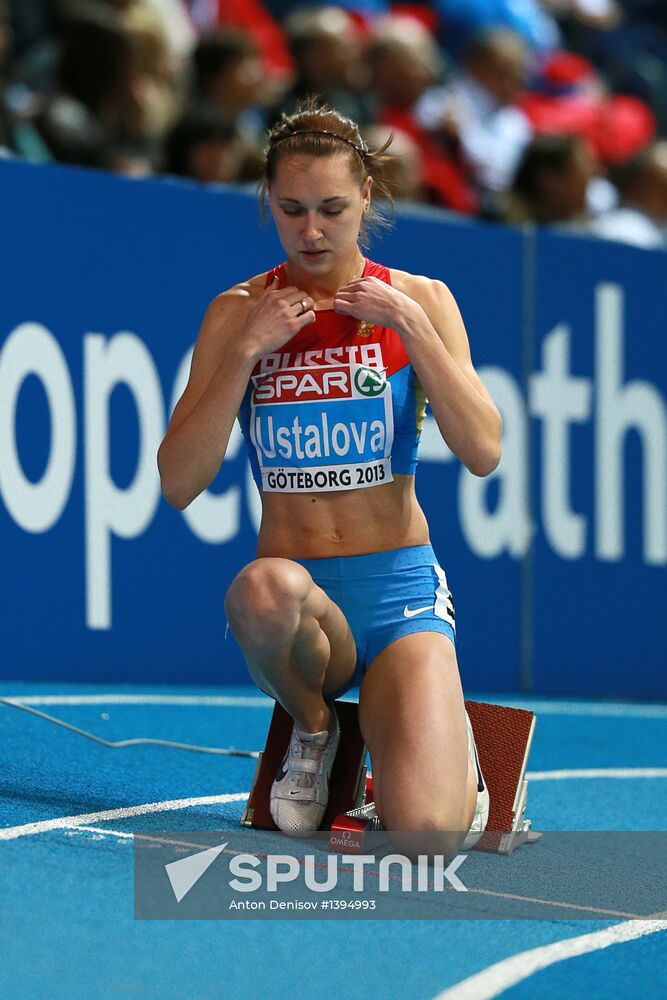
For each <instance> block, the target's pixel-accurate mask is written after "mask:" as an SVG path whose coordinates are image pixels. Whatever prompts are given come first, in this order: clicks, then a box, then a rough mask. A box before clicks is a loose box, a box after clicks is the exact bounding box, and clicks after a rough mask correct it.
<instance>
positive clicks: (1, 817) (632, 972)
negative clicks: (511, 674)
mask: <svg viewBox="0 0 667 1000" xmlns="http://www.w3.org/2000/svg"><path fill="white" fill-rule="evenodd" d="M106 693H109V694H113V695H114V696H119V695H137V696H141V695H153V696H154V695H160V694H162V695H167V696H171V697H172V698H173V697H181V698H182V697H183V696H184V695H185V696H189V697H193V698H197V697H200V698H201V699H202V700H201V701H200V702H199V703H196V704H192V705H184V704H175V703H173V702H172V703H169V702H167V703H164V704H145V703H144V704H127V703H121V704H111V703H105V704H86V703H83V704H81V703H79V704H76V703H70V704H63V703H60V704H40V705H37V706H36V707H40V708H42V709H43V710H44V711H46V712H49V713H50V714H53V715H56V716H58V717H59V718H62V719H64V720H66V721H69V722H72V723H73V724H75V725H78V726H81V727H82V728H84V729H90V730H92V731H94V732H96V733H97V734H99V735H101V736H104V737H105V738H106V739H112V740H115V739H125V738H128V737H132V736H137V735H140V736H154V737H161V738H165V739H171V740H182V741H186V742H195V743H198V744H207V745H218V746H229V745H233V746H237V747H242V748H247V749H259V748H261V747H262V746H263V745H264V740H265V735H266V730H267V726H268V721H269V716H270V703H269V702H268V699H261V698H259V697H258V696H257V695H256V693H255V692H254V690H253V689H250V688H243V689H228V688H225V689H218V690H213V689H210V688H206V689H190V688H188V689H184V688H178V689H176V688H170V689H166V688H150V689H148V688H141V689H137V688H132V689H130V688H120V687H119V688H115V689H113V692H111V691H110V689H108V688H107V689H105V690H104V691H101V689H98V688H93V687H84V686H74V685H58V686H55V685H50V684H49V685H45V684H41V685H25V684H19V683H17V684H12V685H9V684H3V685H1V686H0V696H13V697H20V696H32V697H33V698H35V697H37V696H42V697H43V696H45V695H57V696H63V697H67V696H69V697H70V698H74V699H76V697H77V696H84V695H91V694H97V695H99V694H106ZM211 696H225V697H235V696H238V697H244V698H247V697H250V699H251V701H250V702H248V703H245V704H243V705H239V704H234V705H211V704H207V703H206V700H207V699H210V698H211ZM479 697H480V700H491V699H489V698H488V697H486V696H483V695H482V696H479ZM515 703H520V702H515ZM524 704H526V706H527V707H531V706H532V704H533V703H532V702H530V701H527V702H525V703H524ZM536 707H537V712H538V724H537V729H536V734H535V741H534V744H533V751H532V754H531V759H530V772H537V776H536V778H535V779H534V780H532V781H531V782H530V791H529V808H528V814H529V815H530V816H531V818H532V820H533V824H534V826H535V827H536V828H537V829H545V830H664V829H667V806H666V795H665V790H666V780H667V779H666V777H665V773H667V772H666V771H665V769H666V768H667V738H666V737H667V706H663V707H660V706H647V707H646V708H644V707H642V706H627V707H624V706H617V707H614V706H606V705H602V706H600V705H597V706H596V705H588V706H587V705H579V707H577V706H576V705H575V706H572V705H571V704H569V703H567V702H563V703H560V704H559V703H557V702H550V703H547V704H545V705H544V706H543V710H542V711H540V707H539V706H536ZM0 738H1V746H2V752H1V754H0V760H1V762H2V767H1V770H0V859H1V866H2V868H1V870H2V897H1V902H0V953H1V954H2V956H3V960H2V963H0V995H1V996H7V997H9V996H11V997H13V998H15V1000H22V998H28V997H30V998H31V1000H34V998H40V1000H41V998H48V1000H58V998H61V997H62V998H68V1000H70V998H73V997H75V998H78V997H81V998H86V1000H93V998H100V1000H101V998H104V1000H107V998H117V997H141V998H144V997H145V998H150V1000H162V998H164V1000H167V998H168V1000H176V998H183V997H188V998H189V997H196V998H198V1000H208V998H217V997H236V996H239V997H240V996H247V995H249V994H252V995H254V996H259V997H271V998H276V1000H279V998H282V997H285V998H287V997H289V998H290V1000H293V997H294V995H295V990H298V993H299V995H303V996H306V997H308V998H309V1000H317V998H320V997H325V996H326V997H329V996H331V995H333V994H335V993H336V992H340V993H341V994H343V995H347V994H350V993H352V992H357V991H360V992H364V993H366V992H368V993H371V994H373V995H374V996H377V997H381V998H385V997H386V998H393V997H396V998H422V997H423V998H428V997H436V996H438V995H439V994H441V993H442V992H443V991H446V990H447V989H448V988H449V987H454V986H455V984H457V983H460V982H461V981H462V980H465V979H466V978H467V977H469V976H472V975H474V974H477V973H480V972H483V971H484V970H485V969H489V967H491V966H493V965H494V963H498V962H500V961H502V960H503V959H506V958H509V957H510V956H513V955H518V954H519V953H523V952H526V951H527V950H529V949H533V948H536V947H538V946H543V945H549V944H551V943H552V942H557V941H564V940H565V939H573V938H575V937H578V936H580V935H584V934H588V933H590V932H598V931H601V930H604V929H605V928H608V927H610V926H612V925H616V924H619V923H624V921H619V920H608V921H607V920H605V921H588V920H585V921H584V920H541V921H510V920H505V921H501V920H494V921H490V920H485V921H482V922H480V921H479V920H469V921H417V920H410V921H393V922H390V921H382V922H380V921H373V922H362V923H359V922H354V921H337V922H333V921H326V922H325V921H290V920H282V921H270V922H259V921H251V920H248V921H199V922H194V921H193V922H187V921H184V922H180V921H178V922H176V921H174V922H146V921H137V920H135V919H134V917H133V855H132V839H131V837H123V836H122V834H123V833H126V834H127V833H132V832H141V831H143V832H150V831H157V830H164V829H171V830H178V829H181V830H195V829H198V830H206V829H218V828H225V827H228V828H232V829H235V830H236V829H237V828H238V821H239V817H240V815H241V811H242V809H243V801H240V800H239V801H231V802H225V803H217V804H212V805H198V806H197V805H194V806H190V807H188V808H179V809H171V810H169V811H168V812H164V811H155V812H152V813H149V814H148V815H142V816H130V817H127V816H125V817H123V816H121V817H118V816H117V817H115V818H113V819H109V820H106V821H105V820H96V821H94V822H91V823H89V824H87V825H91V826H94V827H95V828H96V830H97V831H103V832H94V831H89V830H81V829H77V826H78V825H80V821H77V820H72V821H71V823H70V827H69V828H66V829H46V830H44V831H43V832H38V833H34V832H30V831H25V830H24V831H20V830H16V829H14V831H13V832H12V833H11V834H10V832H9V828H17V827H21V826H23V825H24V824H29V823H35V822H39V821H51V820H54V819H56V818H58V817H65V816H70V817H78V816H81V815H82V814H87V813H98V812H102V811H106V810H114V809H116V810H124V809H126V808H127V807H131V806H138V805H142V804H145V803H164V802H166V801H172V800H177V799H192V798H198V797H203V796H213V795H215V796H217V795H223V794H228V793H231V794H233V793H245V792H247V791H248V790H249V788H250V784H251V781H252V776H253V773H254V768H255V762H254V760H243V759H238V758H225V757H215V756H209V755H203V754H194V753H185V752H179V751H175V750H166V749H161V748H151V747H139V748H131V749H125V750H108V749H105V748H103V747H99V746H96V745H94V744H92V743H90V742H89V741H86V740H83V739H81V738H80V737H79V736H76V735H74V734H71V733H67V732H63V731H62V730H59V729H57V728H55V727H54V726H51V725H49V724H48V723H47V722H44V721H42V720H39V719H36V718H32V717H29V716H27V715H25V714H24V713H19V712H18V711H15V710H12V709H10V708H7V707H5V706H1V705H0ZM591 768H600V769H604V770H607V769H619V768H622V769H637V768H660V769H663V770H662V773H660V774H659V775H656V776H652V777H649V776H647V777H637V776H636V775H628V776H626V777H612V776H609V775H605V776H600V777H597V778H595V777H594V778H590V777H589V778H585V777H582V778H578V779H577V778H573V777H571V776H567V777H565V776H564V777H563V778H562V779H560V780H548V779H547V778H545V775H544V773H543V772H549V771H554V770H566V771H567V770H580V769H591ZM540 775H541V777H540ZM155 809H156V810H158V809H160V807H159V806H155ZM26 833H29V835H26ZM253 835H254V832H248V833H247V834H241V836H247V837H249V838H251V837H252V836H253ZM530 850H533V848H530V847H526V848H521V849H520V850H519V851H517V852H516V853H515V854H514V855H512V857H511V858H510V859H502V858H498V857H497V856H494V855H478V868H479V869H480V870H482V871H483V870H484V865H486V866H488V865H496V866H497V865H502V864H506V865H507V866H508V867H507V871H508V872H511V868H510V867H509V866H510V865H512V864H513V865H519V864H522V863H523V862H521V858H522V852H527V851H530ZM523 857H524V858H526V857H527V856H526V855H525V854H524V855H523ZM487 870H488V868H487ZM547 888H548V887H545V892H546V891H547ZM552 888H553V887H552ZM662 899H663V900H664V899H665V893H664V892H663V894H662ZM664 905H665V904H664V903H663V908H664ZM632 923H634V922H632ZM666 945H667V935H666V934H665V933H664V932H658V933H651V934H647V935H645V936H643V937H641V938H638V939H636V940H630V941H626V942H624V943H616V944H614V945H613V946H611V947H607V948H605V949H604V950H595V951H591V952H589V953H587V954H584V955H581V956H580V957H572V958H568V959H567V960H562V961H559V962H557V963H555V964H550V965H549V966H548V967H546V968H544V969H542V970H541V971H537V972H535V973H533V974H530V973H529V971H527V965H526V961H525V959H524V958H521V959H519V960H518V962H519V968H520V970H523V971H522V972H521V971H520V978H519V981H518V982H517V983H516V985H513V986H510V987H509V988H507V989H505V988H504V987H501V992H502V993H503V995H504V996H507V997H528V996H530V997H534V996H536V995H539V996H540V997H558V998H560V997H564V996H568V997H571V996H573V995H576V996H585V997H587V998H588V997H605V998H609V997H628V998H630V997H636V996H638V995H641V994H642V993H645V994H646V995H648V996H650V997H652V998H653V997H660V996H667V990H666V989H665V986H664V985H663V980H662V977H661V976H660V974H659V972H658V970H659V969H660V968H661V967H664V964H665V957H666V953H667V947H666ZM524 966H525V968H524ZM494 976H496V973H495V972H494V971H493V970H491V972H490V973H489V974H488V977H487V980H486V981H485V982H484V983H481V984H480V983H479V982H478V984H477V985H476V986H475V987H474V988H473V992H470V993H468V994H467V995H468V996H470V997H471V998H475V1000H477V998H478V997H483V996H494V995H498V988H497V987H494V985H493V984H494ZM498 982H500V980H499V979H498ZM573 984H574V985H573ZM494 989H495V992H494ZM445 995H447V994H445ZM449 995H450V996H452V997H463V996H464V995H466V994H463V993H461V992H459V993H454V992H453V993H451V994H449Z"/></svg>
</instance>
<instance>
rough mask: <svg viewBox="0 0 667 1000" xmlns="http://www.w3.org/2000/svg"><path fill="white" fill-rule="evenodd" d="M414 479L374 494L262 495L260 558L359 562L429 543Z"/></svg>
mask: <svg viewBox="0 0 667 1000" xmlns="http://www.w3.org/2000/svg"><path fill="white" fill-rule="evenodd" d="M414 480H415V477H414V476H395V478H394V482H393V483H387V484H384V485H381V486H373V487H371V488H370V489H363V490H346V491H345V492H337V493H328V494H327V493H325V494H319V495H317V496H315V495H313V494H311V493H290V494H280V493H263V494H262V507H263V514H262V524H261V528H260V532H259V542H258V548H257V555H258V556H282V557H284V558H295V559H317V558H328V557H330V556H354V555H363V554H365V553H368V552H384V551H386V550H387V549H398V548H403V547H404V546H407V545H425V544H427V543H428V541H429V534H428V524H427V523H426V518H425V516H424V513H423V511H422V509H421V507H420V506H419V503H418V501H417V497H416V496H415V488H414Z"/></svg>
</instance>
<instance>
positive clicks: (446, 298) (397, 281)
mask: <svg viewBox="0 0 667 1000" xmlns="http://www.w3.org/2000/svg"><path fill="white" fill-rule="evenodd" d="M389 274H390V277H391V283H392V285H393V286H394V287H395V288H397V289H398V291H399V292H404V293H405V294H406V295H408V296H409V297H410V298H411V299H414V300H415V302H419V304H420V305H421V306H422V307H423V308H424V309H426V308H427V307H430V308H438V307H441V308H442V307H445V308H446V307H447V306H451V305H452V304H454V296H453V295H452V293H451V291H450V289H449V288H448V286H447V285H446V284H445V283H444V281H440V279H439V278H429V277H427V276H426V275H424V274H411V273H410V271H401V270H399V269H398V268H395V267H392V268H390V269H389ZM427 311H428V310H427Z"/></svg>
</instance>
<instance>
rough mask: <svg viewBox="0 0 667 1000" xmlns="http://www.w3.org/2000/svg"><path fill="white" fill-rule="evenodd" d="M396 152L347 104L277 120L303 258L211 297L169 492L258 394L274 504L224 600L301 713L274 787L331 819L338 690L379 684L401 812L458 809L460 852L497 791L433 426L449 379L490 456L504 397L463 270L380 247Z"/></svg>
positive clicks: (209, 460)
mask: <svg viewBox="0 0 667 1000" xmlns="http://www.w3.org/2000/svg"><path fill="white" fill-rule="evenodd" d="M386 159H387V157H386V154H385V152H384V150H381V151H379V152H370V151H369V150H368V149H367V148H366V146H365V144H364V143H363V141H362V139H361V137H360V135H359V131H358V129H357V126H356V125H355V124H354V123H353V122H351V121H349V120H348V119H345V118H343V117H342V116H341V115H340V114H339V113H338V112H336V111H333V110H331V109H329V108H321V107H319V108H318V107H317V106H314V105H312V104H311V105H308V106H307V107H306V108H305V109H303V108H302V109H299V110H298V111H297V113H295V114H294V115H291V116H283V119H282V120H281V121H280V122H279V123H278V124H277V125H276V126H275V127H274V128H273V129H272V131H271V132H270V135H269V143H268V148H267V159H266V181H265V192H266V195H267V197H268V203H269V206H270V209H271V213H272V215H273V219H274V221H275V225H276V227H277V231H278V235H279V238H280V241H281V243H282V246H283V248H284V251H285V254H286V257H287V259H286V262H285V263H283V264H280V265H279V266H277V267H275V268H273V269H272V270H270V271H268V272H266V273H263V274H259V275H257V276H256V277H254V278H251V279H250V280H248V281H246V282H243V283H242V284H239V285H236V286H235V287H233V288H231V289H229V290H228V291H226V292H223V293H222V294H221V295H219V296H218V297H217V298H216V299H214V301H213V302H212V303H211V305H210V306H209V308H208V311H207V313H206V316H205V318H204V321H203V325H202V328H201V331H200V333H199V337H198V340H197V344H196V347H195V351H194V355H193V360H192V368H191V372H190V378H189V381H188V384H187V387H186V389H185V392H184V393H183V395H182V397H181V399H180V400H179V402H178V405H177V406H176V409H175V411H174V414H173V416H172V419H171V422H170V425H169V428H168V430H167V433H166V436H165V438H164V441H163V442H162V445H161V447H160V451H159V455H158V463H159V468H160V475H161V480H162V489H163V492H164V494H165V496H166V498H167V499H168V500H169V501H170V502H171V503H172V504H173V505H174V506H175V507H178V508H180V509H182V508H184V507H186V506H187V505H188V504H189V503H190V502H191V501H192V500H193V499H194V498H195V497H196V496H197V495H198V494H199V493H201V491H202V490H204V489H206V487H207V486H208V485H209V484H210V483H211V481H212V480H213V478H214V477H215V475H216V474H217V472H218V470H219V468H220V465H221V463H222V460H223V458H224V455H225V449H226V447H227V442H228V439H229V435H230V432H231V430H232V427H233V424H234V420H235V419H236V418H237V416H238V419H239V421H240V423H241V427H242V430H243V432H244V435H245V437H246V440H247V442H248V446H249V451H250V455H251V464H252V467H253V472H254V475H255V478H256V481H257V483H258V486H259V489H260V491H261V497H262V505H263V507H262V522H261V528H260V532H259V543H258V550H257V558H256V559H255V560H254V561H253V562H251V563H250V564H249V565H247V566H246V567H245V568H244V569H242V570H241V572H240V573H239V574H238V576H237V577H236V579H235V580H234V581H233V582H232V584H231V586H230V588H229V590H228V592H227V597H226V602H225V608H226V613H227V619H228V622H229V625H230V627H231V630H232V632H233V634H234V636H235V637H236V639H237V641H238V642H239V644H240V646H241V648H242V650H243V653H244V655H245V659H246V661H247V665H248V669H249V671H250V674H251V675H252V677H253V679H254V681H255V682H256V684H257V685H258V686H259V687H260V688H261V689H262V690H263V691H265V692H267V693H269V694H270V695H271V696H273V697H274V698H275V699H276V700H277V701H279V702H280V704H281V705H282V706H283V707H284V708H285V709H286V710H287V712H289V714H290V715H291V716H292V718H293V719H294V727H293V732H292V738H291V742H290V745H289V749H288V752H287V755H286V757H285V760H284V761H283V764H282V767H281V769H280V771H279V773H278V774H277V775H276V780H275V782H274V785H273V789H272V793H271V812H272V815H273V817H274V819H275V821H276V824H277V826H278V827H279V828H281V829H282V830H285V831H287V832H291V833H298V832H306V831H311V830H315V829H317V828H318V827H319V825H320V822H321V820H322V816H323V813H324V810H325V807H326V804H327V798H328V776H329V773H330V771H331V766H332V762H333V759H334V756H335V753H336V748H337V745H338V738H339V727H338V722H337V719H336V713H335V709H334V705H333V702H334V700H335V699H336V698H337V697H338V696H339V695H340V694H342V693H343V692H345V691H346V690H347V689H348V688H350V687H353V686H355V685H360V700H359V720H360V725H361V729H362V733H363V736H364V739H365V741H366V744H367V746H368V748H369V751H370V754H371V760H372V765H373V779H374V793H375V800H376V803H377V806H378V811H379V814H380V817H381V819H382V821H383V823H384V825H385V827H386V828H387V829H389V830H393V831H407V832H408V833H409V832H411V831H415V832H419V831H443V832H445V831H448V832H450V834H449V840H448V841H447V843H448V849H449V851H450V852H451V850H452V849H453V850H456V848H457V847H458V846H459V845H460V844H461V843H462V842H463V841H464V838H465V837H466V835H467V834H468V833H469V831H472V832H471V835H472V833H474V832H475V831H478V832H481V830H483V828H484V825H485V823H486V818H487V816H488V807H489V800H488V792H487V791H486V789H485V787H484V782H483V778H482V776H481V772H480V771H479V767H478V765H477V763H476V752H475V747H474V740H473V738H472V730H471V727H470V723H469V720H468V718H467V715H466V713H465V709H464V703H463V694H462V691H461V682H460V679H459V672H458V666H457V660H456V653H455V645H454V642H455V632H454V609H453V605H452V600H451V595H450V593H449V589H448V586H447V580H446V577H445V573H444V571H443V570H442V569H441V567H440V566H439V564H438V561H437V559H436V557H435V555H434V553H433V550H432V548H431V546H430V544H429V531H428V525H427V522H426V519H425V516H424V514H423V512H422V510H421V508H420V506H419V504H418V502H417V499H416V496H415V489H414V473H415V467H416V463H417V445H418V440H419V434H420V431H421V423H422V420H423V416H424V408H425V404H426V399H427V398H428V400H429V401H430V405H431V409H432V412H433V415H434V417H435V419H436V421H437V425H438V428H439V429H440V433H441V434H442V437H443V438H444V440H445V441H446V443H447V445H448V446H449V448H450V449H451V450H452V451H453V452H454V454H455V455H456V456H457V457H458V458H459V459H460V460H461V461H462V462H463V463H464V465H465V466H466V467H467V468H468V469H469V470H470V471H471V472H472V473H474V474H475V475H478V476H485V475H488V473H490V472H491V471H492V470H493V469H494V468H495V467H496V465H497V464H498V461H499V459H500V447H501V419H500V415H499V413H498V411H497V409H496V407H495V406H494V404H493V402H492V400H491V398H490V396H489V394H488V392H487V391H486V389H485V388H484V386H483V384H482V382H481V380H480V378H479V376H478V375H477V373H476V372H475V369H474V368H473V365H472V361H471V357H470V350H469V346H468V339H467V336H466V332H465V329H464V326H463V322H462V320H461V316H460V313H459V311H458V308H457V306H456V303H455V301H454V299H453V297H452V295H451V293H450V292H449V291H448V289H447V287H446V286H445V285H444V284H442V282H440V281H436V280H433V279H431V278H427V277H423V276H420V275H413V274H409V273H407V272H405V271H400V270H396V269H394V268H389V267H385V266H382V265H379V264H375V263H373V262H371V261H369V260H367V259H366V258H365V257H364V256H363V254H362V252H361V250H360V248H359V245H360V234H361V236H362V237H363V235H364V233H365V224H366V221H367V219H368V218H369V212H370V211H371V208H370V206H371V194H372V189H373V185H374V184H375V187H376V190H377V189H378V188H379V189H380V190H382V181H381V168H382V163H383V162H386ZM452 834H453V836H454V839H453V840H452V839H451V838H452ZM466 843H467V842H466Z"/></svg>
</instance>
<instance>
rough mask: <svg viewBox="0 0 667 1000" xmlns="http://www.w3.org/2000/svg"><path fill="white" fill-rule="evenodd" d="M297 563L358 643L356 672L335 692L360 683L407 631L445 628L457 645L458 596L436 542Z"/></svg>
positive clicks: (437, 630)
mask: <svg viewBox="0 0 667 1000" xmlns="http://www.w3.org/2000/svg"><path fill="white" fill-rule="evenodd" d="M295 562H298V563H299V564H300V565H301V566H303V567H304V568H305V569H307V570H308V572H309V573H310V575H311V576H312V578H313V580H314V581H315V583H316V584H317V585H318V586H319V587H321V588H322V590H324V591H325V592H326V593H327V594H328V596H329V597H330V598H331V600H332V601H333V602H334V603H335V604H337V605H338V607H339V608H340V609H341V611H342V612H343V614H344V615H345V617H346V619H347V621H348V623H349V625H350V628H351V629H352V634H353V636H354V641H355V643H356V646H357V664H356V667H355V670H354V674H353V675H352V677H351V678H350V680H349V681H348V682H347V684H346V685H345V686H344V687H342V688H341V689H340V690H339V691H337V692H336V693H335V695H334V696H332V697H335V698H338V697H340V695H342V694H345V692H346V691H348V690H349V689H350V688H353V687H358V686H359V685H360V684H361V681H362V680H363V677H364V674H365V673H366V671H367V670H368V668H369V666H370V665H371V663H372V662H373V660H374V659H375V657H376V656H377V655H378V654H379V653H381V652H382V650H383V649H385V648H386V647H387V646H388V645H389V644H390V643H392V642H394V641H395V640H396V639H400V637H401V636H403V635H411V634H412V633H413V632H442V634H443V635H446V636H447V637H448V638H449V639H451V641H452V642H453V643H454V644H456V632H455V622H454V604H453V602H452V595H451V594H450V592H449V587H448V586H447V577H446V576H445V571H444V570H443V569H442V568H441V566H440V565H439V563H438V560H437V559H436V557H435V553H434V552H433V549H432V548H431V546H430V545H413V546H410V547H408V548H403V549H390V550H389V551H388V552H374V553H371V554H370V555H363V556H335V557H333V558H331V559H296V560H295Z"/></svg>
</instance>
